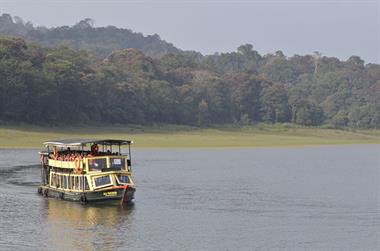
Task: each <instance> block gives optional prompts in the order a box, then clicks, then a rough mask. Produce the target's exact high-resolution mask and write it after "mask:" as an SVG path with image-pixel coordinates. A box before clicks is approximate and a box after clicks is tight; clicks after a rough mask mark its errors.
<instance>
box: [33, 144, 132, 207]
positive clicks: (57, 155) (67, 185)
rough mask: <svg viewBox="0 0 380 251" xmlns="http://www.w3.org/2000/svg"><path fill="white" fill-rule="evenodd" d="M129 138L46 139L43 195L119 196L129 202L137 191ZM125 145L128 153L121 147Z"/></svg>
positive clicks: (87, 198)
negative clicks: (123, 152) (123, 151)
mask: <svg viewBox="0 0 380 251" xmlns="http://www.w3.org/2000/svg"><path fill="white" fill-rule="evenodd" d="M131 143H132V141H129V140H115V139H107V140H89V139H82V140H59V141H48V142H45V143H44V145H45V147H46V151H41V152H40V153H39V154H40V160H41V185H40V186H39V188H38V193H39V194H41V195H43V196H46V197H55V198H60V199H63V200H69V201H78V202H82V203H88V202H97V201H109V200H113V201H115V200H119V201H120V202H121V204H123V205H124V204H126V203H128V202H131V200H132V199H133V198H134V193H135V191H136V189H135V184H134V183H133V180H132V163H131ZM125 148H127V151H128V152H127V153H125V154H122V153H121V151H122V150H123V149H125Z"/></svg>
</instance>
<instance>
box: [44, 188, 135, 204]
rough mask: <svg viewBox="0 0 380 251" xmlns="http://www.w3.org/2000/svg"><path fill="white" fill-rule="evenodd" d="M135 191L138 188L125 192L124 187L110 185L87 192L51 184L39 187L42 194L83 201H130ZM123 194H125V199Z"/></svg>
mask: <svg viewBox="0 0 380 251" xmlns="http://www.w3.org/2000/svg"><path fill="white" fill-rule="evenodd" d="M135 191H136V189H135V188H134V187H131V186H129V187H127V188H126V191H125V194H124V187H110V188H108V189H105V190H101V191H86V192H73V191H64V190H61V189H57V188H53V187H49V186H40V187H39V188H38V193H39V194H41V195H42V196H45V197H51V198H58V199H62V200H67V201H75V202H81V203H92V202H104V201H115V200H120V201H124V203H129V202H131V201H132V200H133V198H134V194H135ZM123 196H125V197H124V200H123Z"/></svg>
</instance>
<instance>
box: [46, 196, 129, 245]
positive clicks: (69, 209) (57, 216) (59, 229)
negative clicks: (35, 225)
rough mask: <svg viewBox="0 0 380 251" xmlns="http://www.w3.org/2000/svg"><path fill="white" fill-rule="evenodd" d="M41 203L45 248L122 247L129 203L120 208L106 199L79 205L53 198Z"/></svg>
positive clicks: (126, 235) (125, 240)
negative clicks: (92, 203)
mask: <svg viewBox="0 0 380 251" xmlns="http://www.w3.org/2000/svg"><path fill="white" fill-rule="evenodd" d="M44 203H46V205H45V206H46V210H47V216H46V218H47V219H46V222H45V224H46V225H45V226H44V227H43V230H42V232H44V231H46V232H45V233H44V234H43V236H45V238H46V242H45V243H46V249H49V250H55V249H57V248H58V247H59V250H115V249H116V248H119V247H123V246H124V247H125V246H126V242H127V241H128V235H129V233H128V229H129V226H130V225H131V223H132V220H133V211H134V205H133V204H131V205H129V206H124V207H122V206H115V205H110V203H109V202H107V203H104V204H101V203H97V204H96V205H89V206H83V205H80V204H77V203H70V202H67V201H62V200H57V199H47V200H44ZM129 241H130V240H129Z"/></svg>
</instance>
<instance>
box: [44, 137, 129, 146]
mask: <svg viewBox="0 0 380 251" xmlns="http://www.w3.org/2000/svg"><path fill="white" fill-rule="evenodd" d="M131 143H133V142H132V141H130V140H121V139H102V140H99V139H62V140H52V141H47V142H44V143H43V144H44V145H52V146H59V147H75V146H85V145H87V144H99V145H129V144H131Z"/></svg>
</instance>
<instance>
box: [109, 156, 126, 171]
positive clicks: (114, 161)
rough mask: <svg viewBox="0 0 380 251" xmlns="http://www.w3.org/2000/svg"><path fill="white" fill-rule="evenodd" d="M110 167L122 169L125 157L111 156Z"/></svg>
mask: <svg viewBox="0 0 380 251" xmlns="http://www.w3.org/2000/svg"><path fill="white" fill-rule="evenodd" d="M110 164H111V166H110V168H115V169H122V168H124V167H125V158H110Z"/></svg>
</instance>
